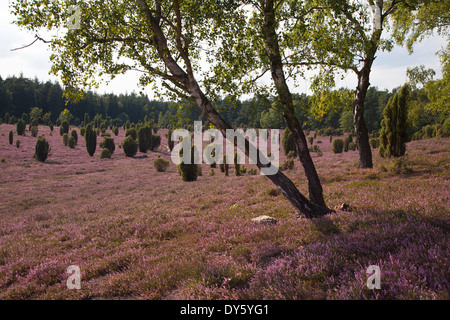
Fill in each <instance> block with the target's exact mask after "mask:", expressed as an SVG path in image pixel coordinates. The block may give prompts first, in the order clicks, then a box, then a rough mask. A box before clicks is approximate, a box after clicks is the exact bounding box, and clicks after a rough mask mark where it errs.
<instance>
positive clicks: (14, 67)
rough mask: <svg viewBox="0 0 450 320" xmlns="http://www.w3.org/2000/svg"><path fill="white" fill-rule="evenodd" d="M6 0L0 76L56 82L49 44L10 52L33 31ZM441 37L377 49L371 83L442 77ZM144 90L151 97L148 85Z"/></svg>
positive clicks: (0, 7) (302, 87) (132, 83)
mask: <svg viewBox="0 0 450 320" xmlns="http://www.w3.org/2000/svg"><path fill="white" fill-rule="evenodd" d="M8 2H9V1H8V0H0V30H1V33H0V43H1V44H2V46H1V47H0V76H1V77H2V78H3V79H5V78H7V77H9V76H14V75H15V76H19V75H20V74H21V73H22V74H23V76H24V77H27V78H32V79H34V78H38V79H39V80H40V81H47V80H51V81H58V78H57V77H55V76H53V75H49V71H50V68H51V63H50V59H49V57H50V54H51V52H50V50H49V49H48V45H46V44H44V43H42V42H40V41H38V42H36V43H35V44H33V45H32V46H30V47H28V48H25V49H21V50H15V51H11V49H14V48H18V47H22V46H24V45H27V44H30V43H31V42H32V41H33V40H34V34H32V33H29V32H27V31H24V30H20V29H19V28H18V27H17V26H16V25H13V24H11V22H12V21H13V19H14V16H13V15H11V14H10V13H9V8H8ZM445 43H446V39H445V38H444V37H438V36H435V37H430V38H426V39H425V40H423V41H422V43H420V44H418V45H416V46H415V49H414V53H413V54H412V55H410V54H409V53H408V51H407V50H406V49H405V48H402V47H398V46H396V47H395V48H394V49H393V50H392V51H391V52H389V53H384V52H379V54H378V55H377V59H376V60H375V62H374V65H373V67H372V73H371V81H370V82H371V85H372V86H375V87H378V89H380V90H384V89H387V90H392V89H393V88H396V87H399V86H401V85H403V84H404V83H405V82H406V81H407V77H406V70H407V68H408V67H414V66H419V65H425V67H426V68H431V69H434V70H435V71H436V77H435V78H440V77H441V76H442V74H441V71H440V68H441V66H440V60H439V57H438V56H437V55H436V53H437V52H438V51H439V50H440V49H442V47H443V46H444V45H445ZM337 87H338V88H339V87H346V88H355V87H356V75H355V74H354V73H349V74H348V75H347V76H346V77H345V79H344V80H342V81H340V80H339V81H338V83H337ZM95 91H97V92H98V93H115V94H120V93H124V94H125V93H131V92H133V91H134V92H136V93H137V92H140V89H139V87H138V74H137V73H134V72H128V73H127V74H125V75H120V76H117V77H116V78H115V79H114V80H113V81H111V82H110V83H109V84H107V85H106V84H102V85H101V86H100V88H99V89H97V90H95ZM292 91H293V92H297V93H309V82H308V81H307V80H302V81H299V82H298V86H297V88H293V90H292ZM145 93H146V94H147V95H148V96H149V97H151V98H152V97H154V95H153V93H152V91H151V90H150V89H149V88H148V89H146V90H145Z"/></svg>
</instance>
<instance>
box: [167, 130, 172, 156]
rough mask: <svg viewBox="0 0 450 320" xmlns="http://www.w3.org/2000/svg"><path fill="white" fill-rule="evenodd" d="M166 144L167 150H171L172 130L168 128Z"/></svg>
mask: <svg viewBox="0 0 450 320" xmlns="http://www.w3.org/2000/svg"><path fill="white" fill-rule="evenodd" d="M167 145H168V147H169V150H170V151H172V150H173V147H174V142H173V141H172V130H170V129H169V132H168V133H167Z"/></svg>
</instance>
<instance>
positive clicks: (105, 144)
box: [99, 137, 116, 154]
mask: <svg viewBox="0 0 450 320" xmlns="http://www.w3.org/2000/svg"><path fill="white" fill-rule="evenodd" d="M99 145H100V148H102V149H105V148H106V149H108V150H109V153H110V154H113V153H114V151H115V150H116V145H115V143H114V139H113V138H111V137H103V141H101V142H100V144H99Z"/></svg>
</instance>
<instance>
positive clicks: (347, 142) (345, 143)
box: [344, 135, 352, 152]
mask: <svg viewBox="0 0 450 320" xmlns="http://www.w3.org/2000/svg"><path fill="white" fill-rule="evenodd" d="M351 140H352V139H351V137H350V135H348V136H346V137H345V138H344V152H348V149H349V145H350V142H351Z"/></svg>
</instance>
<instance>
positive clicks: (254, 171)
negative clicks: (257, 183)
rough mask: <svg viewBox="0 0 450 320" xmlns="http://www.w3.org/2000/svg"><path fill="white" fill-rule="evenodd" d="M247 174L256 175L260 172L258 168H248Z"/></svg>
mask: <svg viewBox="0 0 450 320" xmlns="http://www.w3.org/2000/svg"><path fill="white" fill-rule="evenodd" d="M247 174H248V175H249V176H256V175H257V174H258V170H257V169H255V168H251V169H248V171H247Z"/></svg>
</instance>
